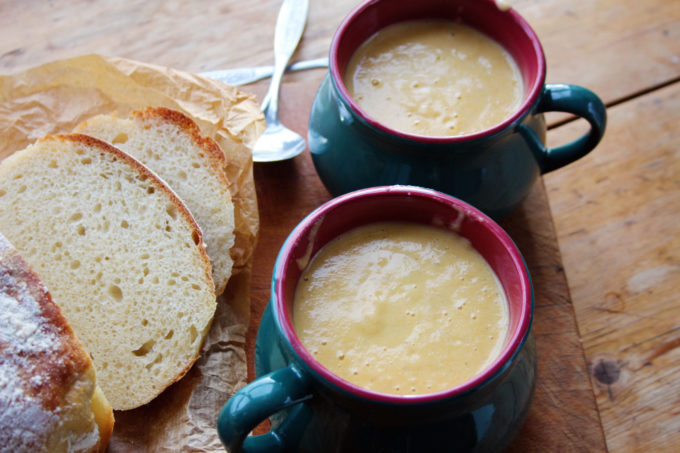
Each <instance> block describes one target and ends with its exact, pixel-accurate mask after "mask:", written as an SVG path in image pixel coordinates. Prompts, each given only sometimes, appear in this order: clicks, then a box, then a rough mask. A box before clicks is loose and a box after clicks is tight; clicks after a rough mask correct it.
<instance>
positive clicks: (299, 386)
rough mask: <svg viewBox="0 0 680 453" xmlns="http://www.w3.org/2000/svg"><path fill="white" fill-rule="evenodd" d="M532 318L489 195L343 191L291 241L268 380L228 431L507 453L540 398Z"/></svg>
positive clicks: (266, 441)
mask: <svg viewBox="0 0 680 453" xmlns="http://www.w3.org/2000/svg"><path fill="white" fill-rule="evenodd" d="M532 315H533V292H532V287H531V280H530V277H529V273H528V270H527V268H526V265H525V263H524V260H523V258H522V256H521V254H520V252H519V250H518V249H517V247H516V246H515V245H514V243H513V242H512V240H511V239H510V237H509V236H508V235H507V233H505V232H504V231H503V229H502V228H501V227H500V226H498V224H496V223H495V222H494V221H493V220H492V219H491V218H489V217H488V216H486V215H485V214H483V213H482V212H480V211H479V210H477V209H476V208H474V207H472V206H471V205H469V204H468V203H465V202H463V201H461V200H459V199H457V198H454V197H451V196H449V195H446V194H443V193H441V192H437V191H434V190H430V189H424V188H420V187H414V186H386V187H376V188H368V189H363V190H359V191H355V192H351V193H349V194H345V195H343V196H340V197H337V198H335V199H333V200H331V201H329V202H328V203H326V204H324V205H322V206H320V207H319V208H318V209H316V210H315V211H313V212H312V213H310V214H309V215H308V216H307V217H306V218H305V219H304V220H302V221H301V222H300V224H298V226H297V227H296V228H295V229H294V230H293V231H292V232H291V234H290V235H289V237H288V239H287V240H286V241H285V243H284V244H283V246H282V248H281V250H280V252H279V256H278V258H277V261H276V265H275V269H274V272H273V277H272V293H271V300H270V302H269V304H268V306H267V309H266V311H265V313H264V315H263V317H262V320H261V322H260V326H259V330H258V338H257V343H256V354H255V368H256V370H255V371H256V376H257V378H256V380H255V381H254V382H252V383H250V384H248V385H247V386H246V387H245V388H244V389H242V390H241V391H239V392H238V393H237V394H236V395H234V397H232V398H231V399H230V400H229V402H228V403H227V404H226V405H225V407H224V408H223V409H222V412H221V414H220V418H219V421H218V432H219V433H220V435H221V437H222V440H223V442H224V444H225V446H226V447H227V448H228V449H230V451H241V449H244V450H245V451H298V452H319V451H338V452H375V451H391V452H407V451H428V452H429V451H451V446H452V445H456V446H457V451H498V450H499V449H502V448H504V447H505V446H507V445H508V443H509V442H510V441H511V440H512V438H513V437H514V435H515V434H516V432H517V431H518V430H519V428H520V427H521V425H522V423H523V422H524V419H525V417H526V414H527V412H528V409H529V405H530V403H531V399H532V395H533V390H534V387H535V379H536V356H535V348H534V343H533V337H532V336H531V334H530V326H531V319H532ZM267 417H268V418H269V419H270V420H271V425H272V428H271V431H270V432H268V433H266V434H262V435H259V436H247V434H248V433H249V432H250V431H251V430H252V428H253V427H254V426H256V425H257V424H258V423H260V422H261V421H262V420H263V419H264V418H267ZM258 445H265V446H266V448H265V449H261V450H260V449H258V448H260V447H258ZM262 448H264V447H262Z"/></svg>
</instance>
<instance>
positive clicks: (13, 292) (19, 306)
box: [0, 234, 114, 453]
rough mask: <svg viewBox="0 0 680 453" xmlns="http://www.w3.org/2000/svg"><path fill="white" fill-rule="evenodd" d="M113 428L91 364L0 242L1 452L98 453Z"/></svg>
mask: <svg viewBox="0 0 680 453" xmlns="http://www.w3.org/2000/svg"><path fill="white" fill-rule="evenodd" d="M113 423H114V420H113V410H112V409H111V406H110V405H109V403H108V402H107V401H106V398H104V397H103V395H102V392H101V390H99V388H98V387H97V386H96V381H95V371H94V368H93V366H92V361H91V360H90V356H89V355H88V354H87V352H86V351H85V349H84V348H83V346H82V345H81V344H80V341H78V338H77V337H76V335H75V334H74V333H73V330H71V327H70V326H69V324H68V322H67V321H66V319H65V318H64V316H63V314H62V313H61V310H60V309H59V307H58V306H57V305H55V303H54V302H53V301H52V297H51V296H50V293H49V292H47V289H46V288H45V286H43V284H42V282H41V281H40V279H39V278H38V276H37V275H36V274H35V273H34V272H33V271H32V270H31V269H30V267H29V266H28V264H27V263H26V262H25V261H24V260H23V259H22V258H21V256H20V255H19V253H18V252H17V251H16V249H14V247H12V245H11V244H10V243H9V242H8V241H7V239H6V238H5V237H4V236H2V234H0V450H2V451H11V452H14V453H19V452H31V453H34V452H55V451H71V452H99V451H101V452H103V451H106V445H107V444H108V441H109V438H110V436H111V432H112V431H113Z"/></svg>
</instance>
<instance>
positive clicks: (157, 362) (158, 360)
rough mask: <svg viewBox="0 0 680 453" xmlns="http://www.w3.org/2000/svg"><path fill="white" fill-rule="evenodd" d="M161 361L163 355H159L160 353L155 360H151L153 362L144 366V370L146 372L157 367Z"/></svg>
mask: <svg viewBox="0 0 680 453" xmlns="http://www.w3.org/2000/svg"><path fill="white" fill-rule="evenodd" d="M162 361H163V354H160V353H159V354H158V355H157V356H156V358H155V359H153V362H151V363H147V364H146V365H144V368H146V369H147V370H151V369H152V368H153V367H154V366H156V365H158V364H159V363H161V362H162ZM156 374H158V370H156Z"/></svg>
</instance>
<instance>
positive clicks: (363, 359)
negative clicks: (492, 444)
mask: <svg viewBox="0 0 680 453" xmlns="http://www.w3.org/2000/svg"><path fill="white" fill-rule="evenodd" d="M293 323H294V326H295V330H296V333H297V334H298V336H299V338H300V340H301V341H302V343H303V345H304V346H305V348H306V349H307V350H308V351H309V352H310V353H311V354H313V356H314V357H315V358H316V359H317V360H318V361H319V362H320V363H321V364H322V365H324V366H325V367H326V368H328V369H329V370H330V371H332V372H333V373H334V374H336V375H337V376H340V377H341V378H343V379H345V380H347V381H350V382H352V383H354V384H356V385H358V386H361V387H364V388H366V389H369V390H374V391H377V392H381V393H388V394H399V395H414V394H427V393H433V392H437V391H441V390H444V389H447V388H451V387H454V386H456V385H459V384H462V383H464V382H466V381H468V380H469V379H471V378H472V377H474V376H475V375H477V374H478V373H480V372H481V371H482V370H483V369H484V368H485V367H486V366H487V365H488V364H489V363H490V362H491V361H492V360H493V359H494V358H495V357H497V356H498V354H499V353H500V350H501V348H502V346H503V343H504V340H505V336H506V333H507V330H508V323H509V321H508V308H507V301H506V299H505V295H504V292H503V289H502V287H501V286H500V283H499V282H498V280H497V278H496V276H495V274H494V272H493V270H492V269H491V268H490V266H489V265H488V264H487V263H486V261H485V260H484V258H483V257H482V256H481V255H480V254H479V253H478V252H477V251H476V250H475V249H474V248H473V247H472V246H471V244H470V243H469V241H467V240H466V239H464V238H462V237H460V236H459V235H457V234H455V233H453V232H451V231H447V230H443V229H439V228H435V227H430V226H425V225H418V224H411V223H376V224H371V225H367V226H364V227H360V228H358V229H355V230H352V231H349V232H347V233H345V234H343V235H341V236H340V237H339V238H337V239H335V240H334V241H332V242H330V243H328V244H327V245H326V246H325V247H323V248H322V249H321V250H320V251H319V252H318V253H317V255H316V256H315V257H314V258H313V259H312V261H311V262H310V264H309V265H308V266H307V268H306V269H305V270H304V272H303V274H302V276H301V278H300V281H299V283H298V286H297V289H296V293H295V300H294V309H293Z"/></svg>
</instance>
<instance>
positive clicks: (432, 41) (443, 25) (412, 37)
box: [344, 20, 523, 136]
mask: <svg viewBox="0 0 680 453" xmlns="http://www.w3.org/2000/svg"><path fill="white" fill-rule="evenodd" d="M344 83H345V86H346V87H347V89H348V90H349V93H350V94H351V96H352V97H353V98H354V99H355V101H356V102H357V104H358V105H359V106H360V107H361V108H362V109H363V110H364V111H365V112H366V113H367V114H368V115H370V116H371V117H373V118H375V119H376V120H378V121H380V122H382V123H383V124H385V125H386V126H389V127H391V128H393V129H397V130H400V131H402V132H407V133H411V134H416V135H426V136H456V135H465V134H470V133H474V132H478V131H482V130H485V129H488V128H490V127H493V126H495V125H496V124H499V123H501V122H502V121H503V120H505V119H506V118H508V117H509V116H511V115H512V114H513V113H514V112H515V111H516V110H517V108H518V107H519V106H520V104H521V101H522V95H523V87H522V77H521V75H520V72H519V69H518V67H517V64H516V63H515V61H514V60H513V59H512V57H511V56H510V54H509V53H508V52H507V51H506V50H505V49H504V48H503V47H501V46H500V45H499V44H498V43H497V42H496V41H494V40H492V39H491V38H489V37H487V36H486V35H484V34H483V33H480V32H479V31H477V30H475V29H473V28H471V27H468V26H466V25H462V24H459V23H455V22H453V21H445V20H419V21H407V22H401V23H398V24H394V25H390V26H388V27H386V28H384V29H382V30H380V31H379V32H378V33H376V34H375V35H373V36H372V37H371V38H370V39H368V40H367V41H366V42H365V43H364V44H362V45H361V46H360V47H359V49H357V51H356V52H355V53H354V55H353V56H352V58H351V59H350V62H349V64H348V67H347V69H346V71H345V74H344Z"/></svg>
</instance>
